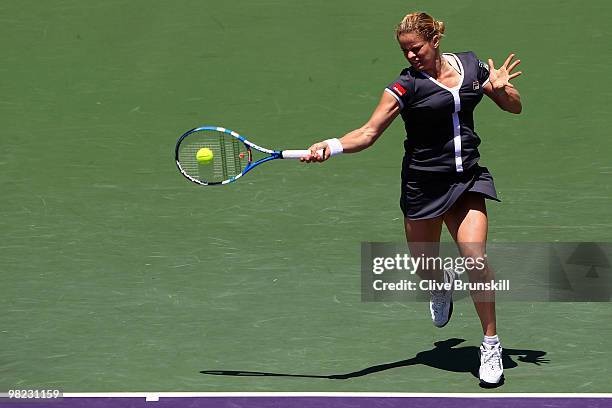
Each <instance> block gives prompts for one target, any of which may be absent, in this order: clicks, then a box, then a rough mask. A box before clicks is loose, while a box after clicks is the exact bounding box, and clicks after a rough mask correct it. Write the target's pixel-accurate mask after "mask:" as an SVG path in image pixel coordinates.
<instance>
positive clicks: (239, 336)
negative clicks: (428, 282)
mask: <svg viewBox="0 0 612 408" xmlns="http://www.w3.org/2000/svg"><path fill="white" fill-rule="evenodd" d="M415 9H416V10H418V9H424V10H427V11H428V12H430V13H431V14H433V15H434V16H436V17H437V18H439V19H441V20H444V21H445V22H446V24H447V32H446V34H447V38H445V39H444V41H443V48H444V50H446V51H464V50H473V51H475V52H476V53H477V54H478V55H479V56H480V57H481V58H483V59H484V58H487V57H492V58H494V60H495V61H496V62H497V63H499V62H501V61H503V59H504V58H505V57H506V56H507V54H508V53H509V52H511V51H514V52H516V53H517V55H518V57H519V58H520V59H521V60H522V61H523V62H522V70H523V71H524V75H523V76H522V77H520V78H518V79H517V80H516V82H515V83H516V85H517V87H518V88H519V90H520V91H521V94H522V98H523V103H524V113H523V114H522V115H520V116H512V115H509V114H505V113H503V112H501V111H500V110H498V109H497V108H496V107H495V106H493V103H492V102H490V101H488V100H487V101H483V103H482V104H481V106H480V108H479V110H478V112H477V116H476V121H477V131H478V132H479V134H480V136H481V137H482V139H483V145H482V146H481V153H482V156H483V159H482V161H481V163H482V164H483V165H486V166H488V167H489V168H490V170H491V171H492V173H493V175H494V176H495V178H496V185H497V188H498V191H499V193H500V196H501V198H502V200H503V201H504V202H503V203H502V204H491V205H490V211H489V212H490V217H491V227H490V239H491V240H493V241H502V242H503V241H545V242H549V241H607V242H609V241H610V240H611V239H612V234H611V233H610V228H611V227H612V218H611V216H610V204H609V203H610V200H611V199H612V182H611V177H612V163H611V162H610V157H612V142H611V141H610V137H609V125H610V119H609V114H608V110H609V103H608V101H609V98H610V92H609V91H608V90H607V89H608V88H607V85H606V82H605V78H606V77H607V75H608V73H609V67H610V64H612V56H611V54H610V53H609V52H607V51H608V50H609V42H608V38H607V31H606V27H607V26H608V20H609V18H610V16H612V5H610V3H609V2H606V1H601V0H599V1H591V2H577V1H573V2H558V1H556V2H553V1H540V2H535V3H534V2H531V1H518V2H514V3H512V4H509V5H504V7H503V9H502V8H501V4H500V5H499V6H497V5H492V4H491V2H488V1H468V2H451V1H445V2H436V3H435V4H431V2H425V1H416V2H412V3H406V2H402V1H388V2H385V3H384V4H381V3H376V2H369V1H365V0H359V1H347V0H340V1H333V2H330V1H311V2H299V1H286V2H279V1H257V2H247V1H236V2H226V3H222V2H209V1H182V2H178V3H170V2H162V1H153V2H149V1H141V0H138V1H131V2H123V1H104V2H94V1H58V0H56V1H48V2H41V1H20V2H16V1H13V2H4V3H3V4H2V5H0V19H1V24H0V43H1V48H2V50H3V58H2V61H1V62H0V75H1V77H2V80H1V81H0V119H1V122H2V124H3V130H2V136H1V138H2V143H1V148H0V185H1V186H2V187H1V191H2V199H1V200H0V231H2V235H1V237H2V240H1V242H0V259H1V260H2V283H1V285H0V305H1V310H2V313H0V344H2V347H0V390H7V389H11V388H38V389H42V388H59V389H63V390H64V391H65V392H94V391H97V392H103V391H108V392H110V391H113V392H118V391H389V392H390V391H394V392H398V391H401V392H474V391H479V388H478V386H477V380H476V378H475V377H474V376H473V375H472V374H470V372H469V370H470V369H471V366H469V364H471V363H466V364H467V366H463V365H461V364H454V363H449V361H451V362H453V361H455V362H456V361H464V360H461V359H462V358H465V356H466V355H468V354H469V353H471V352H473V353H474V361H476V358H477V357H476V354H475V353H476V352H475V350H476V346H477V345H478V344H479V342H480V340H481V336H480V324H479V322H478V320H477V318H476V315H475V312H474V310H473V306H472V305H471V304H470V303H468V302H465V301H464V302H460V303H459V304H457V305H456V309H455V315H454V317H453V321H452V322H451V323H450V324H449V325H448V326H447V327H446V328H445V329H443V330H438V329H435V328H434V327H432V325H431V322H430V321H429V317H428V311H427V305H426V304H416V303H414V304H413V303H406V304H400V303H389V304H374V303H361V302H360V292H359V283H360V281H359V267H360V266H359V265H360V253H359V248H360V242H361V241H401V240H402V239H403V229H402V228H403V227H402V221H401V211H400V210H399V206H398V201H399V171H400V169H399V167H400V160H401V155H402V152H401V143H402V139H403V130H402V124H401V123H400V121H399V120H398V121H397V122H396V123H395V124H393V125H392V127H391V128H390V129H389V130H388V131H387V133H386V134H385V135H384V136H383V138H382V139H380V141H379V142H378V143H377V144H376V145H375V146H374V147H373V148H372V149H370V150H368V151H366V152H363V153H361V154H359V155H356V156H345V157H340V158H339V159H337V160H336V159H334V160H332V161H331V162H329V163H326V164H324V165H319V166H314V165H313V166H304V165H299V164H297V163H293V162H290V163H286V162H280V163H273V164H270V165H265V166H261V167H259V168H257V169H256V170H254V171H253V173H252V174H249V175H247V176H245V178H244V179H242V180H240V181H239V182H238V183H236V184H235V185H233V186H231V187H227V188H212V189H206V188H199V187H197V186H195V185H193V184H190V183H188V182H187V181H186V180H184V179H183V178H182V177H181V176H180V175H179V174H178V172H177V170H176V168H175V166H174V162H173V148H174V142H175V140H176V138H177V137H178V136H179V135H180V134H181V133H182V132H183V131H185V130H187V129H189V128H191V127H194V126H197V125H203V124H212V125H221V126H226V127H228V128H233V129H235V130H236V131H239V132H240V133H243V134H244V135H245V136H247V137H249V138H252V139H253V140H254V141H255V142H256V143H258V144H261V145H262V146H270V147H274V148H305V147H307V146H309V145H310V144H311V143H312V142H313V141H316V140H320V139H324V138H328V137H336V136H340V135H341V134H343V132H345V131H347V130H351V129H353V128H354V127H357V126H359V125H361V124H362V122H363V121H365V120H366V119H367V117H368V115H369V113H370V112H371V110H372V109H373V107H374V106H375V104H376V103H377V101H378V98H379V97H380V94H381V93H382V89H383V87H384V86H385V85H387V84H388V83H389V82H390V81H391V80H392V79H393V78H395V76H396V75H397V74H398V73H399V72H400V70H401V68H402V67H403V66H404V61H403V59H402V58H403V57H402V55H401V53H400V52H399V51H398V49H397V45H396V44H395V42H394V39H393V27H394V25H395V24H396V23H397V22H398V21H399V20H400V19H401V17H402V16H403V15H404V14H406V13H407V12H409V11H412V10H415ZM445 239H448V237H447V236H445ZM611 317H612V308H611V306H610V304H608V303H598V304H588V303H508V304H502V305H499V307H498V322H499V334H500V336H501V339H502V342H503V346H504V347H505V348H506V349H514V350H536V351H541V352H545V353H546V354H545V357H544V358H545V359H548V360H550V362H548V363H543V364H541V365H536V364H532V363H529V362H524V361H520V360H519V359H518V357H517V356H511V357H512V358H513V360H514V361H515V363H516V367H515V368H511V369H507V370H506V378H507V381H506V384H505V385H504V386H503V387H502V388H500V389H498V391H503V392H575V393H582V392H610V382H609V381H610V371H609V352H610V351H609V350H610V348H611V347H610V346H611V341H610V338H612V324H611V323H610V322H611V321H612V320H611ZM451 339H464V340H465V341H464V342H460V343H457V341H456V340H451ZM437 341H448V342H447V343H444V344H451V343H452V344H454V347H455V348H457V349H461V348H463V349H461V350H460V351H458V352H453V353H454V354H451V355H452V356H454V357H453V358H451V359H450V360H449V359H448V358H447V357H445V356H448V353H447V354H444V353H442V354H440V353H438V354H435V355H433V357H432V356H431V355H430V358H429V359H428V360H426V361H427V362H429V364H427V363H426V364H423V363H422V362H421V363H419V364H407V363H406V362H405V361H406V360H409V359H412V358H413V357H414V356H415V355H417V354H418V353H421V352H424V351H427V350H430V349H432V348H433V347H434V346H433V343H434V342H437ZM466 353H467V354H466ZM455 358H457V359H458V360H456V359H455ZM466 361H467V360H466ZM402 362H404V363H402ZM364 370H365V371H366V372H365V373H363V371H364ZM368 370H369V371H368ZM200 371H234V372H236V371H239V372H244V371H249V372H259V373H275V374H291V375H296V376H269V375H268V376H266V375H261V376H227V375H207V374H201V373H200ZM351 373H353V374H354V375H352V376H351V378H350V379H345V380H338V379H329V378H316V377H314V378H313V377H307V376H322V377H325V376H334V375H345V376H346V375H347V374H351ZM355 373H361V374H363V375H356V374H355Z"/></svg>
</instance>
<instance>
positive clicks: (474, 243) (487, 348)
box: [444, 193, 503, 384]
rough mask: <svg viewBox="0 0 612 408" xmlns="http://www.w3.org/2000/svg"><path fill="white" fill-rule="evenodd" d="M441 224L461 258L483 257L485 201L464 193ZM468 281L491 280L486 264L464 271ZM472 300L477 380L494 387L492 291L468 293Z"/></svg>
mask: <svg viewBox="0 0 612 408" xmlns="http://www.w3.org/2000/svg"><path fill="white" fill-rule="evenodd" d="M444 222H445V224H446V226H447V228H448V230H449V232H450V234H451V235H452V237H453V239H454V240H455V242H456V243H457V246H458V248H459V251H460V252H461V255H462V256H463V257H465V258H468V257H470V258H472V259H476V258H479V257H481V258H484V255H485V253H486V242H487V232H488V218H487V209H486V204H485V199H484V197H483V196H482V195H481V194H478V193H466V194H464V195H463V196H462V197H461V198H460V199H459V200H457V202H456V203H455V205H454V206H453V207H452V208H451V210H450V211H448V212H447V213H446V214H445V217H444ZM468 274H469V279H470V282H487V281H490V280H491V279H493V277H492V273H491V270H490V268H489V267H488V265H487V264H486V263H485V268H483V269H481V270H478V269H476V268H474V269H472V270H468ZM471 295H472V299H473V300H474V306H475V308H476V312H477V313H478V317H479V318H480V323H481V325H482V330H483V333H484V340H483V344H482V345H481V347H480V371H479V374H480V379H481V381H482V382H483V383H485V384H498V383H499V382H500V381H501V380H502V375H503V367H502V358H501V355H502V348H501V345H500V343H499V338H498V337H497V326H496V317H495V292H494V291H481V292H472V293H471Z"/></svg>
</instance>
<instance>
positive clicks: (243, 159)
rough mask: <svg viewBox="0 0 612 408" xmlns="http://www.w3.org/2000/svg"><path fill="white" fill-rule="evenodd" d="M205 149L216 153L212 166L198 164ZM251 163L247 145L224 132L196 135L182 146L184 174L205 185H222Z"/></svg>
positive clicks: (208, 163)
mask: <svg viewBox="0 0 612 408" xmlns="http://www.w3.org/2000/svg"><path fill="white" fill-rule="evenodd" d="M202 148H208V149H210V150H211V151H212V152H213V159H212V160H211V161H210V162H207V163H199V162H198V160H197V157H196V156H197V153H198V151H199V150H200V149H202ZM248 161H249V160H248V150H247V148H246V146H245V145H244V143H242V142H241V141H240V140H238V139H236V138H235V137H233V136H231V135H228V134H226V133H223V132H218V131H213V130H205V131H200V132H196V133H192V134H190V135H189V136H188V137H186V138H185V139H184V140H183V141H182V142H181V144H180V146H179V163H180V164H181V168H182V169H183V171H184V172H185V173H187V174H188V175H189V176H190V177H192V178H194V179H196V180H199V181H202V182H205V183H220V182H223V181H225V180H228V179H231V178H232V177H235V176H237V175H238V174H240V173H242V171H243V170H244V168H245V167H246V165H247V164H248Z"/></svg>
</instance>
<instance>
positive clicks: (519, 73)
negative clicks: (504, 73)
mask: <svg viewBox="0 0 612 408" xmlns="http://www.w3.org/2000/svg"><path fill="white" fill-rule="evenodd" d="M522 73H523V71H519V72H515V73H514V74H512V75H510V76H509V77H508V80H510V79H513V78H516V77H517V76H519V75H521V74H522Z"/></svg>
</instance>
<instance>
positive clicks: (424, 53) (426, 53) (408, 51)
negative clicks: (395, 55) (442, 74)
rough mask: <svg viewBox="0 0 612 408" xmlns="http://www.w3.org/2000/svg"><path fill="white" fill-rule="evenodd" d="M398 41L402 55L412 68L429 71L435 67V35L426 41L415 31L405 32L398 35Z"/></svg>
mask: <svg viewBox="0 0 612 408" xmlns="http://www.w3.org/2000/svg"><path fill="white" fill-rule="evenodd" d="M398 41H399V43H400V47H401V49H402V52H403V53H404V56H405V57H406V59H407V60H408V62H410V65H412V66H413V67H414V68H416V69H418V70H419V71H429V70H431V69H432V68H433V67H435V60H436V53H437V44H438V39H437V37H434V38H433V40H432V41H427V40H424V39H423V38H422V37H421V36H420V35H418V34H417V33H406V34H402V35H400V36H399V38H398Z"/></svg>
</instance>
